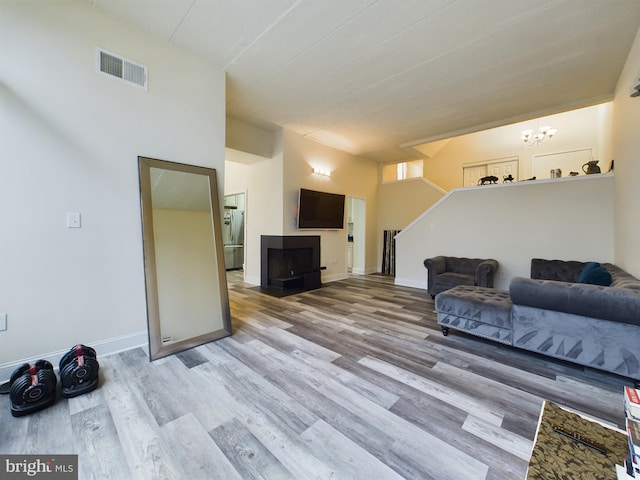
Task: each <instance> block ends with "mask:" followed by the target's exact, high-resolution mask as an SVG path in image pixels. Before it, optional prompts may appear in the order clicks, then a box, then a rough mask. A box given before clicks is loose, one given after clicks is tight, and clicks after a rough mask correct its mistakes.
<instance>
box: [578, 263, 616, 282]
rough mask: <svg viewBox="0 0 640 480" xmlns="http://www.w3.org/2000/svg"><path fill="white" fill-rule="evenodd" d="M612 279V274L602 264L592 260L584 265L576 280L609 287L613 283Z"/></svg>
mask: <svg viewBox="0 0 640 480" xmlns="http://www.w3.org/2000/svg"><path fill="white" fill-rule="evenodd" d="M611 281H612V278H611V274H610V273H609V272H608V271H607V270H606V269H605V268H604V267H603V266H602V265H600V264H599V263H597V262H590V263H588V264H587V266H586V267H584V270H582V272H581V273H580V276H579V277H578V280H577V281H576V282H577V283H589V284H591V285H602V286H603V287H608V286H609V285H611Z"/></svg>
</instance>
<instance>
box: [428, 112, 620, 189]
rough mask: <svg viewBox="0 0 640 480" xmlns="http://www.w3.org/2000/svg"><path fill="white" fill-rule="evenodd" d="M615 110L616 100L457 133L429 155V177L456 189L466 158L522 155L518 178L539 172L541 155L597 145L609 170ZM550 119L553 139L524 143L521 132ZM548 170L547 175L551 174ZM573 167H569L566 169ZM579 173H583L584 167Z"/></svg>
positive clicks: (469, 160)
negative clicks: (534, 166) (535, 165)
mask: <svg viewBox="0 0 640 480" xmlns="http://www.w3.org/2000/svg"><path fill="white" fill-rule="evenodd" d="M612 110H613V106H612V103H611V102H609V103H603V104H601V105H595V106H592V107H587V108H581V109H578V110H572V111H569V112H564V113H559V114H556V115H549V116H547V117H543V118H541V119H539V120H531V121H526V122H520V123H515V124H512V125H507V126H504V127H499V128H492V129H490V130H484V131H481V132H477V133H472V134H468V135H462V136H460V137H455V138H452V139H450V141H449V142H448V143H446V144H445V145H444V146H442V148H441V149H439V150H437V152H436V153H435V154H434V155H433V157H432V158H426V159H425V160H424V177H425V178H427V179H429V180H430V181H432V182H434V183H435V184H436V185H439V186H440V187H442V188H444V189H445V190H451V189H453V188H457V187H461V186H462V185H463V176H462V168H463V165H465V164H470V163H478V162H486V161H487V160H495V159H501V158H511V157H518V158H519V175H518V178H519V179H520V180H522V179H526V178H531V177H532V176H533V175H534V173H533V169H532V162H533V157H534V156H535V155H544V154H551V153H558V152H566V151H571V150H576V149H583V148H593V151H594V158H595V159H598V160H600V163H599V166H600V168H601V169H602V171H603V172H606V171H607V170H608V169H609V164H610V162H611V159H612V158H613V157H612V144H611V142H612V138H611V125H612V116H613V114H612ZM544 124H547V125H551V126H552V127H554V128H557V129H558V133H557V134H556V135H555V136H554V137H553V139H552V140H551V141H549V142H548V143H543V144H541V145H538V146H535V147H534V146H526V145H524V143H523V142H522V140H521V139H520V135H521V132H522V131H523V130H526V129H531V130H534V131H537V129H538V127H539V126H543V125H544ZM548 173H549V172H547V176H546V177H545V178H549V175H548ZM568 173H569V172H567V171H564V169H563V175H565V176H566V175H568ZM579 173H580V174H583V172H582V170H580V172H579ZM538 179H540V177H538Z"/></svg>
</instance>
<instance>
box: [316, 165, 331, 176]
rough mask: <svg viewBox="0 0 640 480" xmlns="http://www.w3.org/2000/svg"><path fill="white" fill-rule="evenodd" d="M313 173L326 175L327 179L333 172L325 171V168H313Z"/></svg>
mask: <svg viewBox="0 0 640 480" xmlns="http://www.w3.org/2000/svg"><path fill="white" fill-rule="evenodd" d="M313 173H317V174H318V175H324V176H325V177H330V176H331V172H330V171H329V170H325V169H324V168H318V167H313Z"/></svg>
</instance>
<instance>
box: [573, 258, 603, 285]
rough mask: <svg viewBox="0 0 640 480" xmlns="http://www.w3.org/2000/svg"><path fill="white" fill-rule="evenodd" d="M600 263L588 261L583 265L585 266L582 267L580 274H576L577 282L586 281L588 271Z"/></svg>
mask: <svg viewBox="0 0 640 480" xmlns="http://www.w3.org/2000/svg"><path fill="white" fill-rule="evenodd" d="M599 266H600V264H599V263H598V262H589V263H587V264H586V265H585V267H584V268H583V269H582V272H580V275H578V280H576V282H577V283H588V282H587V281H586V279H587V276H588V275H589V273H591V270H593V269H594V268H597V267H599Z"/></svg>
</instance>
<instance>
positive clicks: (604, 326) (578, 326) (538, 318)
mask: <svg viewBox="0 0 640 480" xmlns="http://www.w3.org/2000/svg"><path fill="white" fill-rule="evenodd" d="M512 316H513V345H514V346H515V347H520V348H524V349H526V350H530V351H533V352H538V353H543V354H545V355H549V356H551V357H555V358H560V359H563V360H569V361H571V362H574V363H578V364H580V365H585V366H588V367H593V368H597V369H600V370H606V371H608V372H613V373H617V374H619V375H623V376H625V377H631V378H636V379H640V349H638V336H639V334H640V332H639V330H638V327H637V326H635V325H630V324H627V323H620V322H611V321H609V320H601V319H598V318H589V317H584V316H580V315H572V314H569V313H563V312H558V311H551V310H544V309H541V308H534V307H527V306H523V305H514V306H513V312H512Z"/></svg>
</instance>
